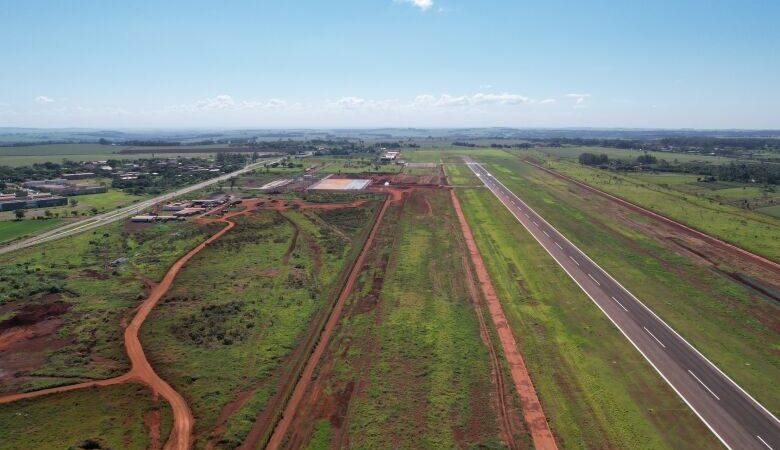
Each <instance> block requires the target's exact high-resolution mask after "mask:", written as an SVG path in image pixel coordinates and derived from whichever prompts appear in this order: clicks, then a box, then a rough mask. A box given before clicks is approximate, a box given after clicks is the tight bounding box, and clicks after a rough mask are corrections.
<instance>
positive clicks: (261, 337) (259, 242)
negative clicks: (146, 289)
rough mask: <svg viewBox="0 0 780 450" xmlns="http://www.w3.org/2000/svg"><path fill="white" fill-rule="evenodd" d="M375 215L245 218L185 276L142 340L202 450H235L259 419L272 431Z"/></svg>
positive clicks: (357, 211) (367, 211)
mask: <svg viewBox="0 0 780 450" xmlns="http://www.w3.org/2000/svg"><path fill="white" fill-rule="evenodd" d="M373 210H374V204H373V203H370V204H369V205H368V206H367V207H365V208H352V209H349V210H343V211H342V210H339V209H335V210H332V211H327V212H325V211H314V210H312V211H306V210H295V211H292V210H291V211H283V212H277V211H259V212H257V213H252V214H250V215H248V216H240V217H237V218H235V219H233V220H234V221H235V222H236V227H235V228H233V229H232V230H230V231H229V232H228V233H227V234H225V235H224V236H223V237H222V238H220V239H219V240H217V241H215V242H214V243H213V244H211V245H209V246H208V247H207V248H206V249H204V250H203V251H202V252H201V253H199V254H198V255H196V256H195V257H194V258H193V259H192V260H191V261H190V262H188V264H187V265H186V266H185V267H184V268H183V269H182V271H181V272H180V273H179V275H178V276H177V278H176V280H175V282H174V285H173V286H172V288H171V290H170V291H169V292H168V293H167V294H166V295H165V297H163V299H162V300H161V302H160V304H159V305H158V306H157V307H156V308H155V309H154V310H153V311H152V313H151V314H150V317H149V320H147V322H146V323H145V325H144V326H143V328H142V329H141V340H142V342H143V343H144V348H145V349H146V352H147V355H148V357H149V359H150V361H151V363H152V365H153V366H154V367H155V368H156V369H157V371H158V373H159V374H160V376H161V377H163V378H164V379H166V380H167V381H168V382H170V383H171V385H172V386H173V387H174V388H175V389H177V390H178V391H179V392H182V394H183V395H184V396H185V398H186V399H187V401H188V403H189V405H190V407H191V408H192V411H193V414H194V416H195V429H194V433H195V447H196V448H203V447H204V446H206V445H207V444H209V443H210V445H213V446H215V448H235V447H236V446H237V445H238V444H239V443H241V442H242V441H243V440H244V439H245V438H246V437H247V435H248V434H249V433H250V432H251V431H252V429H253V426H254V425H255V423H256V422H258V423H261V424H264V425H265V426H267V427H270V426H272V423H265V422H264V421H268V420H269V419H270V418H271V417H272V416H273V414H275V412H276V411H275V408H279V407H280V405H279V404H277V403H276V402H277V401H278V396H279V395H281V396H282V397H284V393H283V392H281V390H282V389H286V386H287V384H289V383H290V381H291V379H290V377H293V378H292V379H293V380H294V377H295V375H294V368H295V367H297V365H298V364H299V361H298V360H299V359H302V358H305V356H306V355H305V354H304V353H305V352H304V353H302V351H303V350H304V349H305V345H306V343H307V342H308V340H307V336H308V333H310V332H311V330H312V329H313V328H314V325H315V321H314V318H315V317H319V315H320V314H321V313H322V312H323V310H324V309H325V308H326V305H328V303H329V301H330V299H331V298H332V296H333V295H335V293H336V290H337V288H338V286H337V283H336V280H337V279H338V277H339V274H340V273H341V272H342V270H343V268H344V266H345V264H346V262H347V261H348V259H350V258H352V257H353V255H352V253H353V252H352V250H353V247H354V246H356V245H357V244H358V243H359V240H360V239H362V238H363V236H362V231H363V229H364V228H365V226H366V225H367V224H368V223H369V222H370V218H371V217H372V214H373ZM282 406H283V405H282ZM258 426H260V425H258ZM260 431H262V432H264V431H268V430H260ZM260 434H262V433H260Z"/></svg>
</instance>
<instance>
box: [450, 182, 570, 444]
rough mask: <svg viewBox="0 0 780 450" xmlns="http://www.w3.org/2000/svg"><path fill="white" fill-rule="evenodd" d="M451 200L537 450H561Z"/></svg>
mask: <svg viewBox="0 0 780 450" xmlns="http://www.w3.org/2000/svg"><path fill="white" fill-rule="evenodd" d="M450 196H451V197H452V205H453V206H454V207H455V213H456V214H457V215H458V220H459V221H460V227H461V230H462V231H463V237H464V238H465V239H466V246H467V247H468V250H469V253H470V254H471V260H472V262H473V263H474V269H475V270H476V272H477V279H478V280H479V284H480V286H481V288H482V293H483V294H484V296H485V302H486V303H487V307H488V312H489V313H490V318H491V320H492V321H493V326H494V327H495V329H496V332H497V333H498V339H499V341H500V342H501V347H502V348H503V350H504V356H505V357H506V360H507V363H508V364H509V370H510V373H511V375H512V381H513V382H514V384H515V389H516V390H517V394H518V395H519V396H520V403H521V405H522V409H523V417H525V421H526V423H527V424H528V428H529V431H530V433H531V438H532V439H533V443H534V448H536V449H537V450H557V449H558V445H557V444H556V443H555V438H554V437H553V434H552V431H551V430H550V426H549V424H548V423H547V418H546V417H545V415H544V410H543V409H542V404H541V402H540V401H539V397H538V396H537V395H536V389H535V388H534V385H533V383H532V382H531V375H530V374H529V373H528V368H527V367H526V366H525V361H524V360H523V355H522V354H521V353H520V351H519V350H518V348H517V342H516V341H515V337H514V335H513V334H512V330H511V329H510V328H509V323H508V322H507V319H506V315H505V314H504V309H503V307H502V306H501V302H500V301H499V299H498V296H497V295H496V291H495V288H494V287H493V283H492V281H491V280H490V275H489V274H488V272H487V269H486V268H485V262H484V261H483V260H482V255H480V253H479V249H478V248H477V244H476V242H475V241H474V235H472V234H471V228H469V224H468V222H466V217H465V216H464V215H463V210H462V209H461V207H460V201H458V196H457V195H456V194H455V191H454V190H451V191H450Z"/></svg>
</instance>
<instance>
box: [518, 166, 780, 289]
mask: <svg viewBox="0 0 780 450" xmlns="http://www.w3.org/2000/svg"><path fill="white" fill-rule="evenodd" d="M523 161H524V162H525V163H527V164H529V165H531V166H533V167H536V168H537V169H540V170H543V171H545V172H547V173H549V174H551V175H553V176H555V177H557V178H560V179H562V180H565V181H568V182H569V183H572V184H574V185H577V186H579V187H581V188H583V189H585V190H587V191H590V192H593V193H595V194H598V195H600V196H602V197H604V198H607V199H610V200H612V201H614V202H616V203H618V204H620V205H621V206H624V207H626V208H628V209H630V210H632V211H635V212H638V213H640V214H642V215H644V216H646V217H650V218H651V219H654V220H656V221H659V222H662V223H664V224H666V225H669V226H671V227H673V228H675V229H677V230H678V231H679V232H682V233H684V234H686V235H688V236H691V237H694V238H697V239H700V240H702V241H704V242H706V243H708V244H710V245H713V246H715V247H718V248H720V249H722V250H725V251H727V252H729V253H730V254H731V255H732V256H734V257H737V258H741V259H747V260H749V261H751V262H753V263H755V264H758V265H760V266H762V267H764V268H766V269H767V270H770V271H772V272H773V273H775V274H780V264H779V263H777V262H775V261H772V260H771V259H768V258H765V257H763V256H761V255H757V254H755V253H752V252H750V251H748V250H745V249H743V248H741V247H738V246H737V245H735V244H732V243H730V242H727V241H725V240H723V239H720V238H716V237H714V236H711V235H709V234H707V233H705V232H703V231H700V230H697V229H695V228H694V227H691V226H689V225H685V224H683V223H681V222H678V221H676V220H674V219H671V218H669V217H666V216H664V215H661V214H659V213H656V212H653V211H650V210H648V209H645V208H643V207H642V206H639V205H637V204H635V203H632V202H630V201H628V200H625V199H623V198H621V197H618V196H616V195H612V194H609V193H607V192H604V191H602V190H600V189H597V188H594V187H593V186H590V185H588V184H585V183H583V182H581V181H578V180H575V179H573V178H570V177H568V176H566V175H563V174H561V173H558V172H556V171H554V170H550V169H548V168H546V167H543V166H540V165H539V164H536V163H534V162H532V161H528V160H527V159H524V160H523Z"/></svg>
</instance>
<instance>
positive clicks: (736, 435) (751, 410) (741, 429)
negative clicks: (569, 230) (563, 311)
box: [464, 157, 780, 450]
mask: <svg viewBox="0 0 780 450" xmlns="http://www.w3.org/2000/svg"><path fill="white" fill-rule="evenodd" d="M464 160H465V161H466V164H467V165H468V167H469V168H470V169H471V170H472V171H473V172H474V173H475V174H476V175H477V176H478V177H479V178H480V179H481V180H482V182H483V183H484V185H485V186H487V187H488V188H489V189H490V190H491V191H492V192H493V194H494V195H495V196H496V197H498V199H499V200H500V201H501V203H503V204H504V206H506V207H507V209H509V211H510V212H511V213H512V214H513V215H514V216H515V217H516V218H517V220H518V221H520V223H521V224H522V225H523V226H524V227H525V228H526V229H527V230H528V231H529V232H530V233H531V235H533V237H534V238H535V239H536V240H537V241H538V242H539V244H541V245H542V247H544V249H545V250H547V252H548V253H549V254H550V256H552V257H553V259H555V260H556V261H557V262H558V264H559V265H560V266H561V267H562V268H563V270H565V271H566V273H568V274H569V276H570V277H571V278H572V279H573V280H574V282H575V283H577V285H579V287H580V288H581V289H582V290H583V291H585V293H586V294H587V295H588V296H589V297H590V298H591V300H593V302H594V303H596V305H597V306H598V307H599V308H600V309H601V311H602V312H603V313H604V314H605V315H606V316H607V317H608V318H609V319H610V320H611V321H612V323H614V324H615V326H616V327H617V328H618V329H619V330H620V331H621V332H622V333H623V335H624V336H625V337H626V338H627V339H628V340H629V341H630V342H631V343H632V344H633V345H634V347H636V349H637V350H639V352H640V353H641V354H642V356H644V357H645V359H647V361H648V362H649V363H650V365H652V366H653V368H654V369H655V370H656V371H658V373H659V374H660V375H661V377H663V379H664V380H666V382H667V383H669V385H670V386H671V387H672V389H674V391H675V392H677V394H678V395H679V396H680V397H681V398H682V399H683V401H685V403H687V404H688V406H690V408H691V409H692V410H693V411H694V413H696V415H697V416H699V418H700V419H701V420H702V421H703V422H704V423H705V424H706V425H707V427H709V429H710V430H712V432H713V433H715V435H716V436H717V437H718V438H719V439H720V440H721V442H723V444H724V445H726V447H728V448H730V449H735V450H736V449H756V450H780V421H778V419H777V417H775V416H774V415H773V414H772V413H770V412H769V411H768V410H767V409H766V408H764V407H763V406H762V405H761V404H760V403H758V402H757V401H756V400H755V399H753V398H752V397H751V396H750V394H748V393H747V392H745V391H744V390H743V389H742V388H740V387H739V386H738V385H737V384H736V383H734V381H732V380H731V379H730V378H729V377H728V376H726V375H725V374H724V373H723V372H722V371H721V370H720V369H718V368H717V367H716V366H715V365H714V364H713V363H712V362H710V361H709V360H708V359H707V358H705V357H704V355H702V354H701V353H699V351H698V350H696V349H695V348H694V347H693V346H692V345H691V344H689V343H688V342H687V341H686V340H685V339H683V338H682V336H680V335H679V334H678V333H677V332H676V331H674V330H673V329H672V328H671V327H670V326H669V325H667V324H666V323H665V322H664V321H663V320H661V319H660V318H659V317H658V316H656V315H655V313H653V312H652V311H651V310H650V309H649V308H648V307H647V306H645V305H644V303H642V302H641V301H639V299H637V298H636V297H634V295H633V294H631V293H630V292H629V291H628V290H627V289H626V288H624V287H623V286H622V285H621V284H620V283H619V282H617V281H616V280H615V279H614V278H612V277H611V276H610V275H609V274H608V273H607V272H606V271H604V270H603V269H602V268H601V267H599V266H598V265H597V264H596V263H595V262H593V261H592V260H591V259H590V258H588V256H587V255H585V253H583V252H582V251H580V250H579V249H578V248H577V247H576V246H575V245H574V244H572V243H571V242H569V240H568V239H566V237H564V236H563V235H562V234H561V233H559V232H558V231H557V230H556V229H555V228H553V227H552V226H551V225H550V224H549V223H547V222H546V221H545V220H544V219H543V218H542V217H541V216H540V215H539V214H537V213H536V212H534V211H533V210H532V209H531V208H529V207H528V205H526V204H525V203H524V202H523V201H522V200H520V198H519V197H517V196H516V195H514V194H513V193H512V191H510V190H509V189H507V187H506V186H504V185H503V184H502V183H501V182H500V181H498V180H497V179H496V178H495V177H494V176H492V174H490V173H489V172H488V171H487V170H485V168H484V167H482V165H480V164H479V163H477V162H475V161H474V160H472V159H471V158H468V157H464ZM716 338H717V336H713V339H716ZM766 388H767V389H776V388H777V387H776V386H767V387H766ZM691 439H695V437H691Z"/></svg>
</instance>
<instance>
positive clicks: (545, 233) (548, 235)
mask: <svg viewBox="0 0 780 450" xmlns="http://www.w3.org/2000/svg"><path fill="white" fill-rule="evenodd" d="M542 233H544V235H545V236H547V237H550V233H548V232H546V231H544V230H542Z"/></svg>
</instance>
